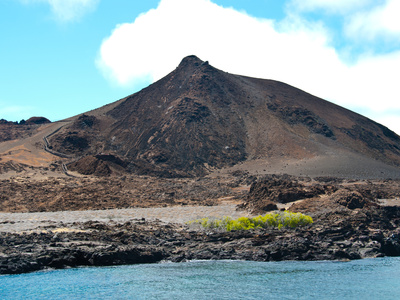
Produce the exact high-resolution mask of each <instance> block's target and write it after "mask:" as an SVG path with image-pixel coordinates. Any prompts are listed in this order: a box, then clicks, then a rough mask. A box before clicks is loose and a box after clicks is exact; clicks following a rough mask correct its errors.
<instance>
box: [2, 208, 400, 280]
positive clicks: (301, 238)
mask: <svg viewBox="0 0 400 300" xmlns="http://www.w3.org/2000/svg"><path fill="white" fill-rule="evenodd" d="M399 221H400V209H399V208H398V207H384V208H380V209H378V210H375V211H374V212H372V211H371V210H360V211H358V212H357V213H355V214H351V213H350V214H348V215H346V216H344V218H342V220H335V218H332V219H330V218H329V221H328V222H325V223H321V222H317V223H314V224H313V225H310V226H308V227H305V228H297V229H281V230H278V229H256V230H249V231H232V232H206V231H197V230H191V229H190V228H188V227H186V226H181V225H178V224H163V223H160V222H154V221H153V222H149V221H145V220H141V221H140V220H137V221H135V222H133V221H132V222H126V223H124V224H106V223H104V222H92V221H89V222H85V223H81V224H73V225H74V227H75V228H77V227H79V228H80V229H69V230H68V229H67V228H64V229H59V230H57V229H55V230H53V231H52V230H50V228H48V230H46V231H43V232H32V233H22V234H20V233H5V232H2V233H0V242H1V246H0V252H1V256H0V273H1V274H17V273H24V272H32V271H37V270H42V269H46V268H68V267H77V266H110V265H122V264H136V263H156V262H160V261H163V260H168V261H173V262H180V261H185V260H193V259H207V260H215V259H238V260H255V261H280V260H347V259H360V258H366V257H382V256H398V255H400V230H399V229H398V227H397V225H398V224H399ZM65 225H66V224H63V226H65ZM55 227H58V226H55Z"/></svg>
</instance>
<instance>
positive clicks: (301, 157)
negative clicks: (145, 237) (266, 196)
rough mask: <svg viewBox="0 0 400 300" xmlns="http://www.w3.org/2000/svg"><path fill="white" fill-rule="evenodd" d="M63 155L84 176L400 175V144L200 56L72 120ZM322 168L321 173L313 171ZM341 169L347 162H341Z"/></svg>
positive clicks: (344, 113) (55, 143) (302, 95)
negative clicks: (369, 168)
mask: <svg viewBox="0 0 400 300" xmlns="http://www.w3.org/2000/svg"><path fill="white" fill-rule="evenodd" d="M64 122H66V123H65V124H64V125H63V126H62V127H61V128H57V129H58V130H57V132H54V133H53V134H51V135H49V136H48V142H49V145H50V148H51V151H53V153H58V154H60V153H62V154H64V155H65V157H68V158H69V164H68V168H69V169H71V170H75V171H78V172H80V173H83V174H95V175H108V174H111V173H124V172H129V173H135V174H147V175H155V176H163V177H191V176H204V175H206V174H209V173H210V172H212V171H215V170H219V169H222V168H231V167H234V166H238V165H242V166H243V165H246V164H247V165H251V162H257V163H256V164H260V162H261V164H262V165H263V166H264V167H263V168H264V169H265V167H266V166H269V165H279V166H280V167H281V168H282V166H285V165H286V164H288V163H289V162H297V163H298V162H304V163H305V164H304V165H303V167H304V169H308V170H311V169H312V168H316V165H318V166H320V165H321V162H323V167H324V168H325V169H327V170H326V172H327V173H329V169H331V170H335V172H336V171H337V173H338V174H336V175H340V174H339V173H340V172H344V168H346V167H348V163H349V162H356V163H357V164H358V165H360V164H367V165H373V166H374V167H375V168H378V169H379V168H380V169H382V170H383V171H380V172H386V171H388V170H390V171H391V172H392V171H393V170H394V171H398V169H397V167H398V166H399V165H400V137H399V136H398V135H396V134H395V133H394V132H392V131H391V130H389V129H388V128H386V127H384V126H382V125H380V124H378V123H376V122H373V121H372V120H370V119H368V118H366V117H363V116H361V115H359V114H356V113H354V112H352V111H350V110H347V109H345V108H343V107H340V106H337V105H335V104H333V103H330V102H328V101H325V100H323V99H320V98H318V97H315V96H313V95H310V94H308V93H306V92H304V91H302V90H300V89H297V88H295V87H292V86H290V85H287V84H285V83H282V82H278V81H274V80H266V79H257V78H251V77H246V76H240V75H234V74H230V73H227V72H224V71H221V70H218V69H217V68H214V67H213V66H211V65H210V64H209V63H208V62H207V61H202V60H200V59H199V58H198V57H196V56H188V57H185V58H184V59H183V60H182V61H181V63H180V64H179V65H178V67H177V68H176V69H175V70H174V71H172V72H171V73H169V74H168V75H167V76H165V77H164V78H162V79H160V80H159V81H157V82H155V83H153V84H151V85H150V86H148V87H147V88H144V89H143V90H141V91H139V92H137V93H135V94H132V95H130V96H128V97H126V98H124V99H121V100H119V101H117V102H114V103H112V104H109V105H106V106H104V107H102V108H99V109H97V110H93V111H90V112H86V113H84V114H82V115H78V116H76V117H72V118H70V119H67V120H64ZM312 161H313V162H314V165H312V164H310V162H312ZM338 162H339V163H338Z"/></svg>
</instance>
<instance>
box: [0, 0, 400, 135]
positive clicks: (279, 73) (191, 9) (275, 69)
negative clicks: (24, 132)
mask: <svg viewBox="0 0 400 300" xmlns="http://www.w3.org/2000/svg"><path fill="white" fill-rule="evenodd" d="M399 12H400V0H281V1H280V0H212V1H211V0H161V1H160V0H145V1H132V0H113V1H111V0H0V119H6V120H9V121H20V120H22V119H28V118H30V117H32V116H44V117H47V118H48V119H50V120H51V121H57V120H61V119H64V118H68V117H71V116H74V115H76V114H79V113H82V112H86V111H88V110H91V109H95V108H98V107H100V106H102V105H105V104H108V103H111V102H114V101H116V100H118V99H120V98H123V97H125V96H127V95H129V94H132V93H134V92H137V91H139V90H140V89H142V88H144V87H146V86H148V85H149V84H151V83H153V82H155V81H156V80H158V79H160V78H162V77H163V76H165V75H167V74H168V73H169V72H171V71H172V70H174V69H175V68H176V67H177V65H178V64H179V62H180V61H181V60H182V58H183V57H185V56H187V55H192V54H194V55H197V56H198V57H199V58H200V59H202V60H204V61H206V60H207V61H209V62H210V64H211V65H213V66H214V67H216V68H219V69H221V70H224V71H227V72H230V73H235V74H240V75H246V76H252V77H258V78H265V79H274V80H279V81H283V82H285V83H287V84H290V85H292V86H295V87H297V88H300V89H302V90H304V91H306V92H309V93H311V94H313V95H315V96H318V97H321V98H323V99H326V100H328V101H331V102H333V103H336V104H338V105H341V106H343V107H346V108H348V109H350V110H353V111H355V112H357V113H360V114H362V115H365V116H367V117H368V118H370V119H372V120H374V121H376V122H379V123H381V124H383V125H385V126H387V127H389V128H390V129H391V130H393V131H395V132H396V133H397V134H400V84H399V82H400V76H399V72H400V71H399V70H400V18H399V17H398V14H399Z"/></svg>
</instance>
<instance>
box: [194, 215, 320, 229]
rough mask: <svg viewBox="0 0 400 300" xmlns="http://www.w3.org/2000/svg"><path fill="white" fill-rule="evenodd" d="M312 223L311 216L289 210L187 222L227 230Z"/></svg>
mask: <svg viewBox="0 0 400 300" xmlns="http://www.w3.org/2000/svg"><path fill="white" fill-rule="evenodd" d="M311 223H313V219H312V218H311V217H310V216H307V215H304V214H302V213H292V212H288V211H284V212H275V213H268V214H266V215H265V216H261V215H260V216H258V217H254V218H247V217H240V218H238V219H236V220H233V219H232V218H230V217H223V218H222V219H210V218H203V219H198V220H194V221H189V222H187V224H188V225H194V226H196V225H197V226H200V227H202V228H205V229H216V230H226V231H232V230H249V229H254V228H278V229H281V228H282V227H288V228H296V227H298V226H305V225H308V224H311Z"/></svg>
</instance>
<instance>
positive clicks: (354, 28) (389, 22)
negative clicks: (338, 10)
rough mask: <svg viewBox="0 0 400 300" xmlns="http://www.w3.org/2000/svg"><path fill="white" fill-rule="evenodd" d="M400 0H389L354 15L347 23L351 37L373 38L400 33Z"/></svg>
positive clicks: (395, 37) (397, 37)
mask: <svg viewBox="0 0 400 300" xmlns="http://www.w3.org/2000/svg"><path fill="white" fill-rule="evenodd" d="M399 13H400V1H399V0H387V1H386V3H384V5H381V6H378V7H375V8H374V9H372V10H368V11H361V12H358V13H357V14H355V15H352V16H351V17H350V19H349V21H348V23H347V25H346V33H347V35H348V36H350V37H351V38H357V39H360V38H362V39H365V40H373V39H375V38H377V37H379V36H383V37H385V38H394V39H396V41H397V42H398V41H399V35H400V18H399Z"/></svg>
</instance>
